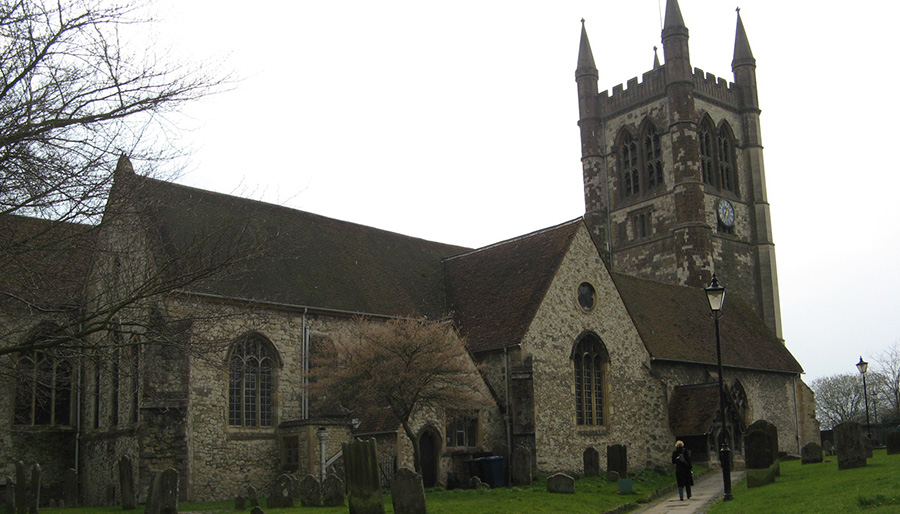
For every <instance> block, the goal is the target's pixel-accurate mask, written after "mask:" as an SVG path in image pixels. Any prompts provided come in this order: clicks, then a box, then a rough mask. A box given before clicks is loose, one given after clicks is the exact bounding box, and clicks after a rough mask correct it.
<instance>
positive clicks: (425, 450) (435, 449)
mask: <svg viewBox="0 0 900 514" xmlns="http://www.w3.org/2000/svg"><path fill="white" fill-rule="evenodd" d="M440 442H441V438H440V437H439V436H438V434H437V433H435V431H434V430H433V429H425V430H424V431H423V432H422V435H420V436H419V457H420V458H421V462H420V464H421V468H422V485H423V486H425V487H434V486H435V484H437V477H438V463H439V460H440V459H439V456H440V451H441V450H440V447H439V445H440Z"/></svg>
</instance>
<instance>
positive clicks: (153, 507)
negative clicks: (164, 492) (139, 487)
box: [144, 471, 162, 514]
mask: <svg viewBox="0 0 900 514" xmlns="http://www.w3.org/2000/svg"><path fill="white" fill-rule="evenodd" d="M161 475H162V472H161V471H154V472H153V475H152V476H151V477H150V486H149V487H147V502H146V503H145V504H144V514H159V504H158V502H159V493H158V492H156V490H157V489H158V488H159V486H160V482H159V481H160V478H161Z"/></svg>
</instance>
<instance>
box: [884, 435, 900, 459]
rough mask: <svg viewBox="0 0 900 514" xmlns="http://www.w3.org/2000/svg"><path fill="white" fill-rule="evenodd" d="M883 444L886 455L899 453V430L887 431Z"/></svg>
mask: <svg viewBox="0 0 900 514" xmlns="http://www.w3.org/2000/svg"><path fill="white" fill-rule="evenodd" d="M885 444H886V445H887V454H888V455H897V454H898V453H900V432H888V434H887V440H886V441H885Z"/></svg>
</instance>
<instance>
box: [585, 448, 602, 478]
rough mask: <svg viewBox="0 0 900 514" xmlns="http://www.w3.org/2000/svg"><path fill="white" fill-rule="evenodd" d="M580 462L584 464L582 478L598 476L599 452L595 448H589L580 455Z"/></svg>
mask: <svg viewBox="0 0 900 514" xmlns="http://www.w3.org/2000/svg"><path fill="white" fill-rule="evenodd" d="M581 460H582V461H583V462H584V476H586V477H595V476H597V475H599V474H600V452H598V451H597V449H596V448H594V447H593V446H589V447H588V448H587V449H586V450H584V453H582V454H581Z"/></svg>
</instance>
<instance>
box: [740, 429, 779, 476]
mask: <svg viewBox="0 0 900 514" xmlns="http://www.w3.org/2000/svg"><path fill="white" fill-rule="evenodd" d="M757 430H760V431H763V432H765V433H766V434H768V435H769V444H771V445H772V450H771V451H772V457H773V458H774V459H775V460H774V463H773V464H772V466H773V468H774V471H775V476H778V475H781V461H780V460H779V458H778V427H776V426H775V425H774V424H773V423H771V422H769V421H766V420H764V419H758V420H756V421H754V422H753V423H751V424H750V426H748V427H747V430H746V431H745V433H749V432H753V431H757Z"/></svg>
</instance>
